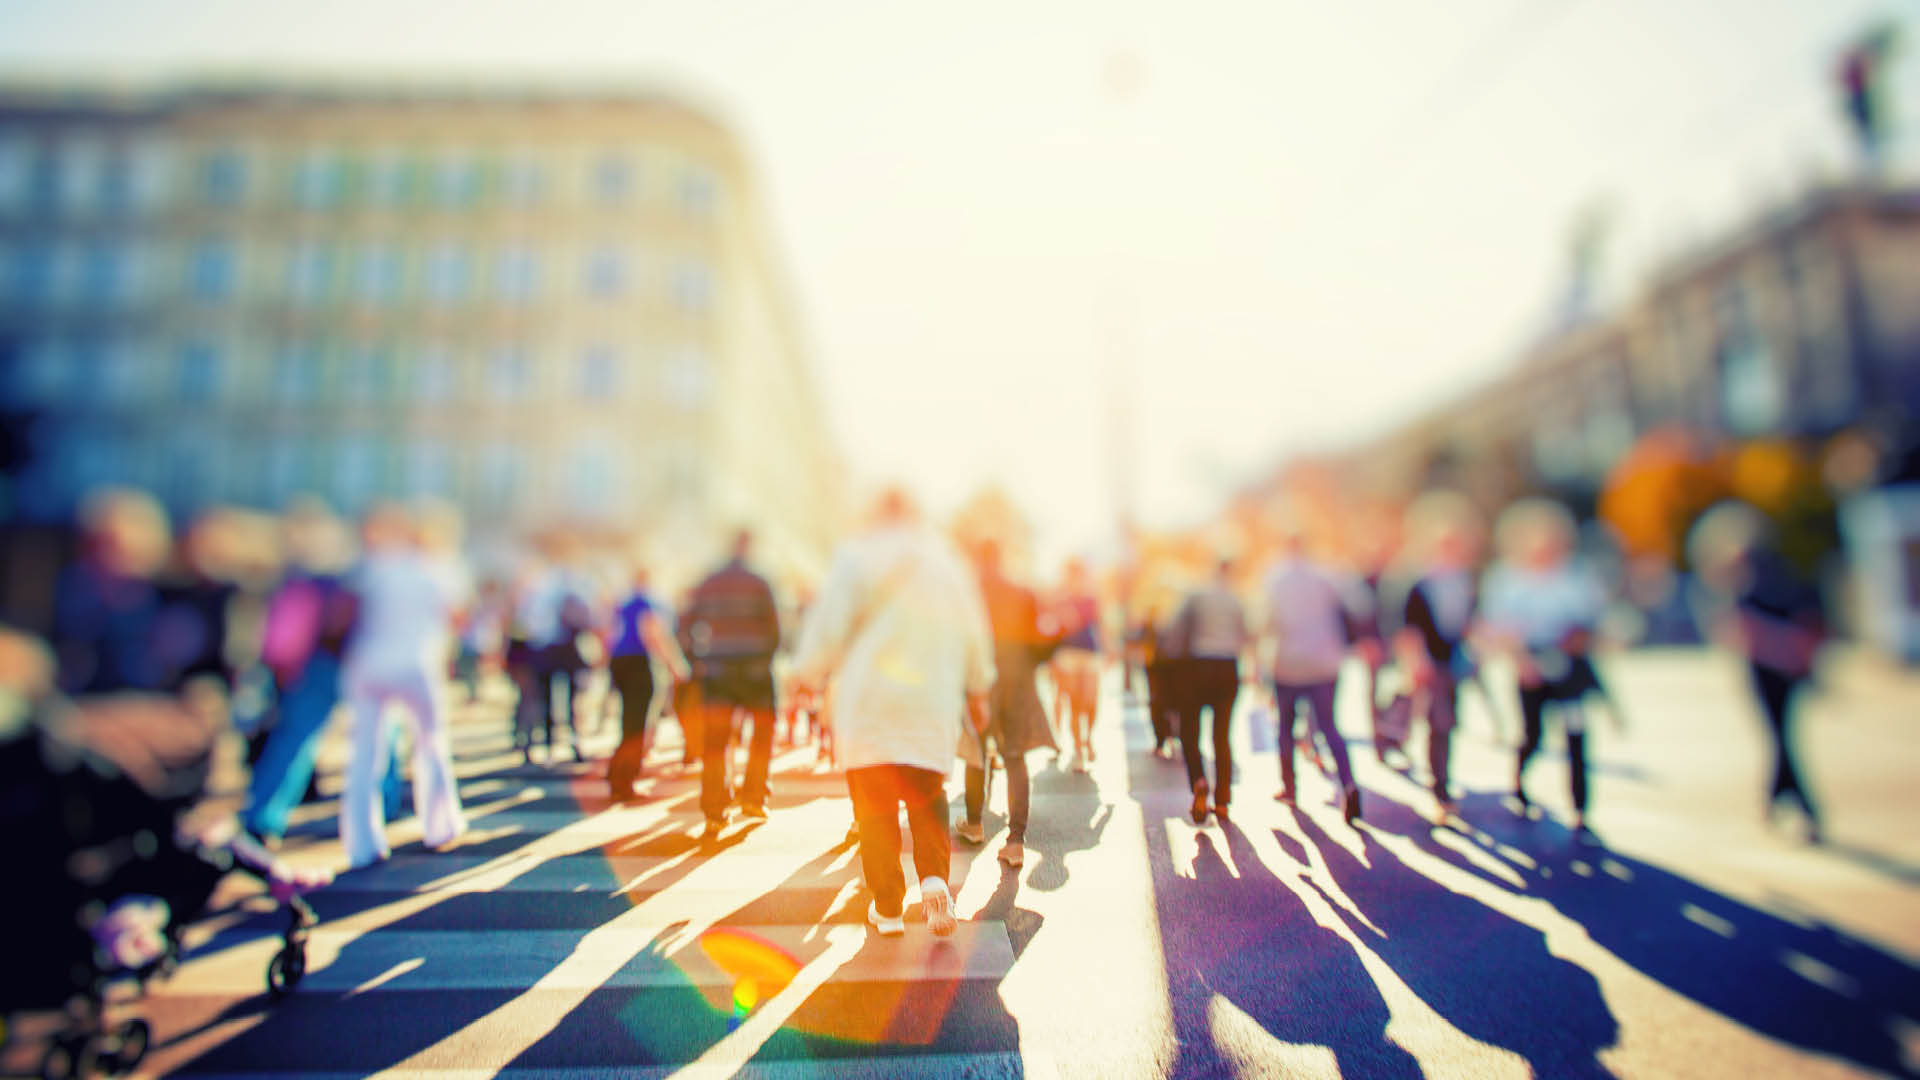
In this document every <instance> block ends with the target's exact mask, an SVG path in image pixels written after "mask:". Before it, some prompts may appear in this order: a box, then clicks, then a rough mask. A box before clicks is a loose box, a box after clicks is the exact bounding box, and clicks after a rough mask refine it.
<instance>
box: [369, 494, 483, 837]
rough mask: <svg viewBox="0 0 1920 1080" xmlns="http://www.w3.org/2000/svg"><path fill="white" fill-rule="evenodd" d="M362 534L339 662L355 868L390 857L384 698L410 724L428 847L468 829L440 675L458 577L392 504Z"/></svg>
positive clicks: (416, 791) (418, 801) (416, 799)
mask: <svg viewBox="0 0 1920 1080" xmlns="http://www.w3.org/2000/svg"><path fill="white" fill-rule="evenodd" d="M362 540H363V544H364V549H365V557H364V558H363V560H362V562H361V564H360V567H359V568H358V570H356V571H355V573H354V575H353V578H352V582H351V587H352V588H353V590H354V593H355V595H356V596H357V597H358V600H359V619H358V623H357V625H356V627H355V630H354V634H353V637H352V640H351V641H350V642H349V643H348V645H347V653H346V657H345V660H344V664H343V667H344V676H343V683H344V686H345V690H346V695H347V700H348V702H349V703H350V704H351V706H352V709H353V745H352V752H351V756H350V757H349V759H348V764H347V784H346V792H345V795H344V797H343V798H342V800H341V806H340V835H341V840H342V841H343V843H344V845H345V847H346V853H347V862H348V865H349V866H350V867H355V868H358V867H362V866H368V865H371V864H373V863H376V862H380V861H382V860H384V859H386V858H387V856H388V854H389V849H388V847H387V840H386V835H385V830H386V818H385V814H384V808H383V807H382V806H381V804H380V800H379V797H378V794H379V793H378V791H377V790H376V778H377V777H379V776H380V775H381V774H382V773H383V772H385V771H386V767H387V758H388V755H389V753H390V746H389V743H388V740H387V738H386V729H385V725H384V712H385V709H386V707H387V705H389V704H391V703H397V704H400V705H403V706H405V708H406V710H407V712H408V714H409V716H410V719H411V721H412V723H413V729H414V730H413V735H414V739H413V750H414V763H413V777H414V780H413V788H414V805H415V809H416V810H417V812H418V813H419V815H420V820H421V824H422V826H423V829H422V832H423V839H424V840H425V842H426V844H427V846H428V847H430V848H435V849H441V848H445V847H448V846H451V845H452V844H453V843H454V842H455V841H456V840H458V839H459V837H460V834H461V833H463V832H465V831H466V818H465V817H464V815H463V814H462V813H461V810H460V792H459V789H458V788H457V787H456V786H455V783H454V775H453V760H452V751H451V748H450V745H449V735H448V731H447V728H446V708H445V703H444V700H443V697H444V687H443V683H444V679H443V677H442V673H443V672H444V671H445V665H446V652H447V647H448V640H447V639H448V637H449V634H448V630H449V627H450V625H451V622H452V618H453V614H454V610H455V608H456V606H457V603H458V599H457V598H458V592H457V590H458V588H459V585H458V582H457V580H456V579H455V577H454V574H453V572H452V570H451V569H450V568H449V567H447V566H445V565H444V564H443V563H440V562H438V561H436V560H430V559H429V558H428V556H427V554H426V553H425V552H424V551H423V550H422V547H423V545H422V537H421V534H420V532H419V531H418V530H417V529H416V527H415V525H414V523H413V522H412V521H411V520H410V519H409V517H408V515H407V514H406V512H405V511H403V510H401V509H400V508H398V507H394V506H383V507H380V508H377V509H375V510H374V511H372V512H371V513H369V514H368V516H367V520H366V523H365V525H364V527H363V529H362Z"/></svg>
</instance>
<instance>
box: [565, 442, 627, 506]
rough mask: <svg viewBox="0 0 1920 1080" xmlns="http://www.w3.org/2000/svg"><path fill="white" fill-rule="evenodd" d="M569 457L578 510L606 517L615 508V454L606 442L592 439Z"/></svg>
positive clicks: (571, 484) (574, 499) (568, 473)
mask: <svg viewBox="0 0 1920 1080" xmlns="http://www.w3.org/2000/svg"><path fill="white" fill-rule="evenodd" d="M569 456H570V457H571V458H572V461H571V462H570V463H569V468H568V469H567V476H568V479H569V480H570V481H571V483H570V484H569V487H571V489H572V490H571V491H570V492H569V494H571V495H572V496H573V499H572V501H573V506H574V509H575V510H577V511H581V512H584V513H587V514H593V513H596V512H598V513H603V514H604V513H605V512H606V511H608V510H609V509H611V507H610V506H609V505H608V504H609V503H610V502H611V501H612V499H613V497H614V492H615V490H616V484H615V483H614V475H613V471H614V470H613V454H612V452H611V451H610V449H609V448H608V447H607V445H606V443H605V441H604V440H599V439H590V440H585V441H582V442H578V443H575V444H574V446H573V451H572V453H571V454H570V455H569Z"/></svg>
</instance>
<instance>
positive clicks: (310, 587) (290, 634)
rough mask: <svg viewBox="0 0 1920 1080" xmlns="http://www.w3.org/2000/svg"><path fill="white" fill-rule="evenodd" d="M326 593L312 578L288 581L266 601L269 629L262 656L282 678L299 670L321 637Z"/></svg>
mask: <svg viewBox="0 0 1920 1080" xmlns="http://www.w3.org/2000/svg"><path fill="white" fill-rule="evenodd" d="M324 600H325V597H324V596H323V595H322V593H321V589H320V586H319V585H318V584H316V583H314V582H312V581H289V582H287V583H286V584H285V585H282V586H280V588H279V590H278V591H276V592H275V593H274V594H273V599H272V600H271V601H270V602H269V603H268V604H267V629H266V636H265V639H264V640H263V641H262V642H261V643H260V659H261V660H262V661H263V662H264V663H265V664H266V665H267V666H268V667H269V668H271V669H273V672H274V674H276V675H279V676H280V677H281V678H282V679H283V680H284V679H290V678H292V677H293V676H295V675H298V674H299V673H300V669H301V668H303V667H305V666H306V664H307V659H308V658H309V657H311V656H312V655H313V650H314V646H316V645H317V644H319V641H320V616H321V605H322V603H323V602H324Z"/></svg>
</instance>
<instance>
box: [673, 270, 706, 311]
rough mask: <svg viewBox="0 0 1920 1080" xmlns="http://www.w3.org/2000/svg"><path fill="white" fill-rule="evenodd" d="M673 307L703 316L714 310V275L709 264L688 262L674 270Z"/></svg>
mask: <svg viewBox="0 0 1920 1080" xmlns="http://www.w3.org/2000/svg"><path fill="white" fill-rule="evenodd" d="M671 289H672V293H673V306H674V307H677V308H679V309H680V310H681V311H684V312H687V313H688V314H693V315H701V314H705V313H706V312H708V311H711V310H712V309H713V275H712V273H711V272H710V271H709V270H708V269H707V264H706V263H704V262H699V261H695V260H688V261H685V262H682V263H680V264H679V265H678V266H675V267H674V268H673V282H672V286H671Z"/></svg>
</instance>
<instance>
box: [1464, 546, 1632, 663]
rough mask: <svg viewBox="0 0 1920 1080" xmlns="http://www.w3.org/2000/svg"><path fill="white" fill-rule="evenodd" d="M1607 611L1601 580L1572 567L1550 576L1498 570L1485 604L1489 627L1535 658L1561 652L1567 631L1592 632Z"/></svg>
mask: <svg viewBox="0 0 1920 1080" xmlns="http://www.w3.org/2000/svg"><path fill="white" fill-rule="evenodd" d="M1605 606H1606V593H1605V590H1603V589H1602V588H1601V586H1600V582H1599V580H1598V579H1597V578H1595V577H1594V576H1593V575H1592V574H1591V573H1589V572H1588V571H1587V570H1586V568H1585V567H1583V566H1581V565H1580V564H1578V563H1576V562H1572V561H1568V562H1565V563H1562V564H1560V565H1559V566H1556V567H1554V568H1552V569H1550V570H1533V569H1529V568H1527V567H1523V566H1510V565H1504V564H1503V565H1501V566H1496V567H1494V569H1493V570H1492V571H1491V572H1489V573H1488V574H1487V582H1486V585H1485V587H1484V590H1483V593H1482V596H1481V603H1480V607H1481V612H1482V616H1483V617H1484V618H1485V619H1486V620H1487V621H1488V622H1489V623H1491V624H1493V625H1494V626H1495V627H1497V628H1499V629H1501V630H1504V631H1505V632H1507V633H1509V634H1512V635H1513V636H1514V637H1517V638H1519V639H1520V641H1521V643H1522V644H1523V645H1525V646H1526V647H1527V648H1528V649H1529V650H1532V651H1535V652H1541V651H1547V650H1553V649H1557V648H1559V647H1560V641H1561V639H1562V638H1564V637H1566V635H1567V633H1568V631H1571V630H1591V629H1593V627H1594V626H1595V625H1596V624H1597V623H1599V621H1600V615H1601V612H1602V610H1603V609H1604V608H1605Z"/></svg>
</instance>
